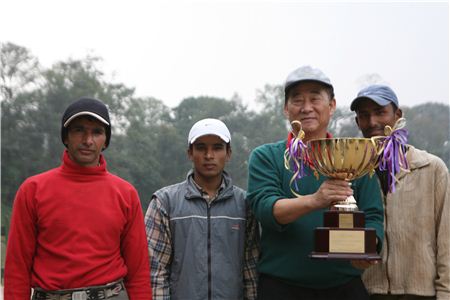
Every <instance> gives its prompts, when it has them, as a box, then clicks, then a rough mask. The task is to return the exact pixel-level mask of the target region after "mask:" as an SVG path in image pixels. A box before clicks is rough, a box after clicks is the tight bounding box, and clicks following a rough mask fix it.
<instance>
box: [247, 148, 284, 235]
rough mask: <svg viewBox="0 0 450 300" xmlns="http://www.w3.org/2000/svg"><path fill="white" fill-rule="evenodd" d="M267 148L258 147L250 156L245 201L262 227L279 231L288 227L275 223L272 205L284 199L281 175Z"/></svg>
mask: <svg viewBox="0 0 450 300" xmlns="http://www.w3.org/2000/svg"><path fill="white" fill-rule="evenodd" d="M268 146H269V145H263V146H260V147H258V148H256V149H255V150H253V152H252V153H251V154H250V159H249V166H248V191H247V201H248V202H249V204H250V207H251V209H252V210H253V212H254V214H255V217H256V219H257V220H258V221H259V222H260V223H261V226H262V227H267V228H272V229H273V230H278V231H281V230H284V229H285V228H286V226H288V225H281V224H279V223H278V222H277V221H276V219H275V217H274V215H273V205H274V204H275V202H276V201H277V200H279V199H283V198H286V195H284V192H283V190H282V184H281V176H282V174H279V173H280V172H279V171H278V169H277V166H276V161H275V158H274V157H273V155H272V153H270V152H269V147H268ZM280 155H281V154H280Z"/></svg>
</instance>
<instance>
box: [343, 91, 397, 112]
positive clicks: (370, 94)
mask: <svg viewBox="0 0 450 300" xmlns="http://www.w3.org/2000/svg"><path fill="white" fill-rule="evenodd" d="M361 99H370V100H372V101H374V102H376V103H377V104H378V105H381V106H386V105H388V104H389V103H394V104H395V106H397V107H399V105H398V98H397V95H396V94H395V93H394V91H393V90H392V89H391V88H390V87H388V86H387V85H381V84H374V85H369V86H368V87H366V88H364V89H362V90H361V91H359V93H358V96H357V97H356V98H355V99H354V100H353V101H352V104H351V105H350V109H351V110H352V111H354V110H355V109H356V106H357V103H358V101H359V100H361Z"/></svg>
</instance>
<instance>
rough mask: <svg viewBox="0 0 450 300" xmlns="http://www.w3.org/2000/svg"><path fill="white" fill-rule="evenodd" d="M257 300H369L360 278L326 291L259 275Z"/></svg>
mask: <svg viewBox="0 0 450 300" xmlns="http://www.w3.org/2000/svg"><path fill="white" fill-rule="evenodd" d="M257 299H258V300H281V299H282V300H309V299H311V300H322V299H323V300H346V299H349V300H369V294H368V293H367V290H366V288H365V287H364V284H363V282H362V281H361V278H360V277H358V278H355V279H352V280H351V281H350V282H348V283H346V284H344V285H340V286H337V287H333V288H328V289H310V288H304V287H299V286H296V285H290V284H287V283H285V282H283V281H281V280H279V279H277V278H275V277H271V276H268V275H265V274H260V276H259V282H258V298H257Z"/></svg>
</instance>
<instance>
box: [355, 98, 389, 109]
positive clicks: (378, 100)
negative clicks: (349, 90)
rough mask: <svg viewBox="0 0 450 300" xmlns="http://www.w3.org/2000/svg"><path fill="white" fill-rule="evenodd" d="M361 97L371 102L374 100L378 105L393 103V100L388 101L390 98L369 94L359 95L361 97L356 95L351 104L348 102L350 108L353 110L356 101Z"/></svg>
mask: <svg viewBox="0 0 450 300" xmlns="http://www.w3.org/2000/svg"><path fill="white" fill-rule="evenodd" d="M362 99H369V100H372V101H373V102H375V103H376V104H378V105H380V106H386V105H388V104H389V103H393V102H392V101H390V100H386V99H383V98H381V97H378V96H370V95H368V96H361V97H356V98H355V99H354V100H353V101H352V104H350V110H352V111H355V109H356V105H357V104H358V102H359V101H360V100H362Z"/></svg>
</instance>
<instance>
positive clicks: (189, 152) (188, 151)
mask: <svg viewBox="0 0 450 300" xmlns="http://www.w3.org/2000/svg"><path fill="white" fill-rule="evenodd" d="M186 154H187V156H188V158H189V160H190V161H192V159H193V153H192V148H191V147H189V148H188V149H187V151H186Z"/></svg>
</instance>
